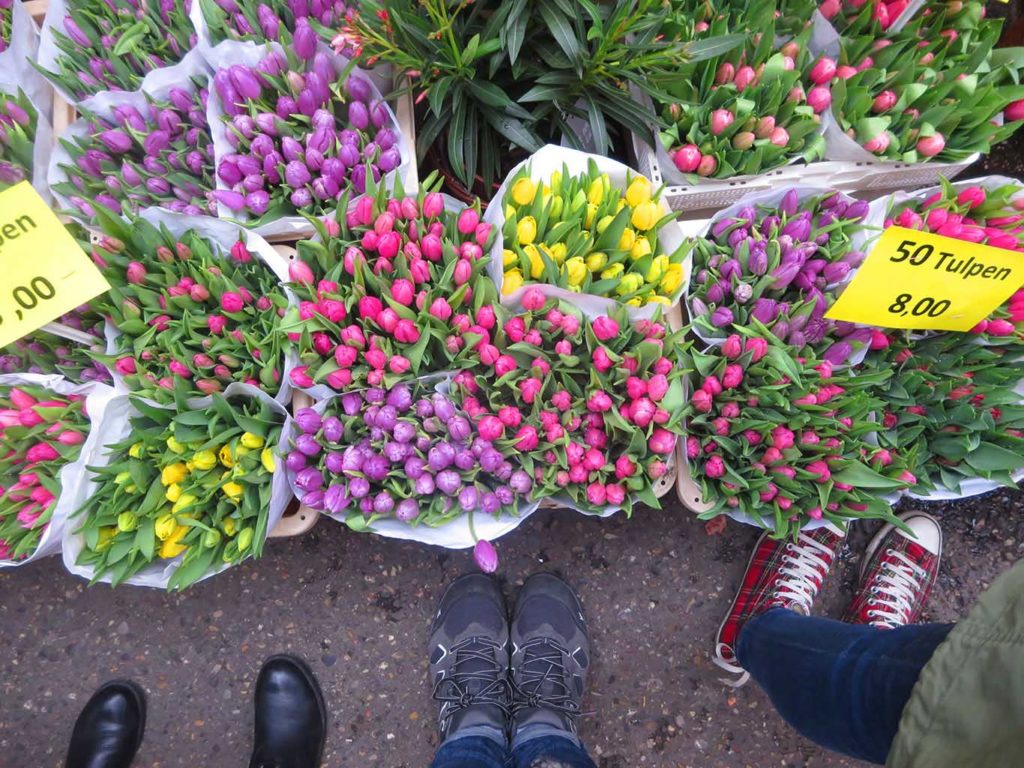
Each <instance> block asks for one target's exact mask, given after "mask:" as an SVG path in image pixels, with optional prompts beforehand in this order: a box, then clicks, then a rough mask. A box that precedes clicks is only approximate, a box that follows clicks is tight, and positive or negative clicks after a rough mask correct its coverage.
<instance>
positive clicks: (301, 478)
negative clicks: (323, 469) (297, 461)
mask: <svg viewBox="0 0 1024 768" xmlns="http://www.w3.org/2000/svg"><path fill="white" fill-rule="evenodd" d="M323 484H324V478H323V475H321V474H320V470H319V469H317V468H316V467H306V468H305V469H302V470H300V471H299V472H298V473H297V474H296V475H295V487H296V488H298V489H299V490H302V491H319V490H320V488H322V487H323Z"/></svg>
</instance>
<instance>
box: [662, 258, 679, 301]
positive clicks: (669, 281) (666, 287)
mask: <svg viewBox="0 0 1024 768" xmlns="http://www.w3.org/2000/svg"><path fill="white" fill-rule="evenodd" d="M682 284H683V265H682V264H669V265H668V267H667V268H666V269H665V275H664V276H663V277H662V278H661V282H660V283H659V284H658V289H659V290H660V291H661V292H662V293H663V294H665V295H666V296H672V295H673V294H674V293H675V292H676V291H678V290H679V287H680V286H681V285H682Z"/></svg>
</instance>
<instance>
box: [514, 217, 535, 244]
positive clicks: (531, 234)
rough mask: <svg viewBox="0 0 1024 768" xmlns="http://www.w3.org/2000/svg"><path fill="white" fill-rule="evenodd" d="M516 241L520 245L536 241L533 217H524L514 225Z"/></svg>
mask: <svg viewBox="0 0 1024 768" xmlns="http://www.w3.org/2000/svg"><path fill="white" fill-rule="evenodd" d="M516 239H517V240H518V241H519V244H520V245H529V244H530V243H532V242H533V241H534V240H536V239H537V220H536V219H535V218H533V216H524V217H523V218H522V219H520V220H519V223H518V224H516Z"/></svg>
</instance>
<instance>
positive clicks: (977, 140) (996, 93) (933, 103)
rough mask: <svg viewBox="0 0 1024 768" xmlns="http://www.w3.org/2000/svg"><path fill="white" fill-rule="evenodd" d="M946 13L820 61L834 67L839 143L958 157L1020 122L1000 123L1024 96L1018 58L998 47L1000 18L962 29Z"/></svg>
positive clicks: (848, 44) (845, 45) (902, 156)
mask: <svg viewBox="0 0 1024 768" xmlns="http://www.w3.org/2000/svg"><path fill="white" fill-rule="evenodd" d="M944 18H945V17H944V15H943V14H941V13H937V14H935V15H932V16H926V17H922V18H921V19H919V20H917V21H915V22H913V23H911V24H909V25H908V26H907V27H905V28H904V29H903V30H902V31H900V32H899V33H897V34H893V35H891V36H890V37H886V38H881V39H879V38H877V37H875V36H874V35H866V36H862V37H858V38H850V39H848V38H844V39H843V40H842V43H841V48H840V54H839V58H838V61H834V60H832V59H829V58H825V59H823V60H822V62H823V64H824V65H825V66H827V67H828V68H834V72H835V78H834V81H833V85H832V96H833V102H832V113H833V115H834V116H835V118H836V121H837V123H838V126H837V129H838V132H839V133H838V134H836V136H835V138H836V140H837V141H839V140H843V138H842V134H845V136H846V137H848V138H849V139H852V140H853V141H854V142H856V144H859V145H860V146H861V147H862V148H863V149H864V150H866V151H867V152H869V153H871V154H873V155H875V156H877V157H879V158H883V159H886V160H894V161H902V162H909V163H915V162H924V161H927V160H931V159H932V158H934V159H936V160H938V161H942V162H960V161H963V160H965V159H966V158H968V157H969V156H971V155H972V154H974V153H976V152H988V151H989V149H990V148H991V146H992V145H993V144H996V143H998V142H1000V141H1002V140H1004V139H1006V138H1007V137H1009V136H1010V135H1011V134H1012V133H1013V132H1014V131H1016V130H1017V128H1019V127H1020V123H1018V122H1010V123H1007V124H1004V125H999V124H998V121H997V118H999V117H1000V115H1004V114H1006V111H1007V110H1008V108H1010V106H1011V104H1013V103H1014V102H1017V101H1019V100H1021V99H1024V86H1022V85H1021V84H1020V83H1021V69H1020V67H1019V65H1018V64H1017V63H1016V61H1015V59H1014V57H1013V56H1004V55H1002V54H999V53H998V52H994V51H993V47H994V46H995V43H996V41H997V40H998V37H999V24H998V23H996V22H984V23H980V24H977V25H975V26H974V27H973V28H970V29H967V30H962V31H960V32H958V31H957V30H956V29H953V28H951V27H945V25H944V21H943V20H944ZM1013 114H1014V109H1009V114H1008V115H1007V116H1009V117H1012V116H1013ZM847 143H848V142H847Z"/></svg>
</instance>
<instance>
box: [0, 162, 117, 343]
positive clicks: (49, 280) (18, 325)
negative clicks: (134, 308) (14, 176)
mask: <svg viewBox="0 0 1024 768" xmlns="http://www.w3.org/2000/svg"><path fill="white" fill-rule="evenodd" d="M0 276H2V280H0V347H3V346H6V345H7V344H10V343H11V342H12V341H17V340H18V339H20V338H21V337H22V336H26V335H27V334H29V333H31V332H32V331H34V330H36V329H38V328H40V327H42V326H44V325H46V324H47V323H48V322H50V321H51V320H53V319H55V318H58V317H60V316H61V315H63V314H64V313H66V312H70V311H71V310H72V309H74V308H75V307H77V306H79V305H81V304H84V303H85V302H87V301H89V300H90V299H92V298H94V297H95V296H98V295H99V294H101V293H103V292H104V291H108V290H110V286H109V285H107V281H106V280H104V279H103V275H101V274H100V271H99V270H98V269H97V268H96V266H95V265H94V264H93V263H92V261H91V260H90V259H89V257H88V256H87V255H86V254H85V253H84V252H83V251H82V249H81V248H80V247H79V246H78V243H76V242H75V239H74V238H73V237H72V236H71V235H70V233H69V232H68V231H67V230H66V229H65V228H64V225H63V224H61V222H60V220H59V219H58V218H57V217H56V215H54V213H53V211H51V210H50V208H49V206H47V205H46V202H45V201H44V200H43V198H41V197H40V196H39V194H38V193H37V192H36V191H35V190H34V189H32V185H31V184H29V183H28V182H27V181H23V182H21V183H20V184H15V185H14V186H13V187H11V188H10V189H8V190H6V191H4V192H0Z"/></svg>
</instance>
